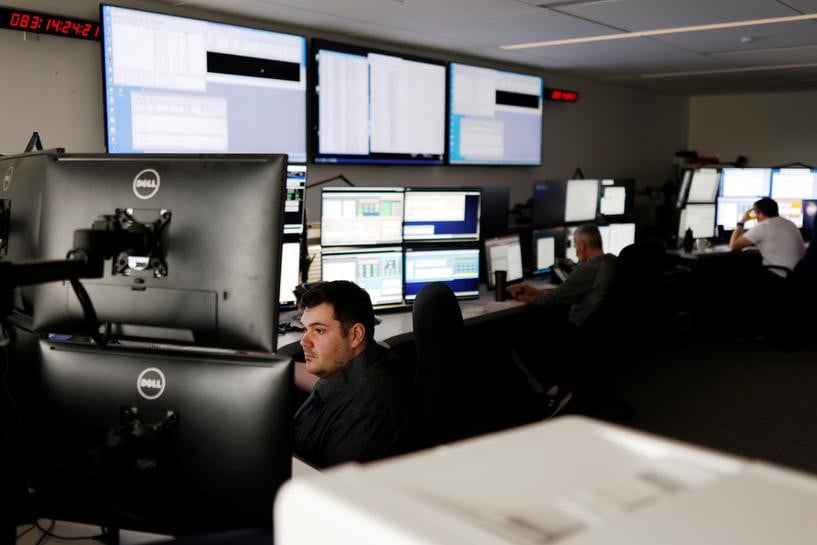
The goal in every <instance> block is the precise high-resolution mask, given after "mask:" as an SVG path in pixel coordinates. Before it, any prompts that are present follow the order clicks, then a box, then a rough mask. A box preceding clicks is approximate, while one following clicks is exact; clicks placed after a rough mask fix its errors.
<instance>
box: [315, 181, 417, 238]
mask: <svg viewBox="0 0 817 545" xmlns="http://www.w3.org/2000/svg"><path fill="white" fill-rule="evenodd" d="M404 196H405V195H404V190H403V188H402V187H326V188H323V191H321V246H370V245H375V244H400V243H402V242H403V199H404Z"/></svg>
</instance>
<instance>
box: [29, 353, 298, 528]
mask: <svg viewBox="0 0 817 545" xmlns="http://www.w3.org/2000/svg"><path fill="white" fill-rule="evenodd" d="M36 352H37V353H36V354H33V355H32V357H31V359H30V360H29V361H27V362H26V363H27V364H29V365H30V366H31V367H32V368H35V367H36V370H35V371H36V372H35V373H33V374H34V376H33V378H32V382H31V385H30V390H28V391H27V394H28V395H27V396H26V395H19V394H18V395H17V397H18V400H19V401H20V412H21V414H22V420H23V421H24V423H25V425H26V436H27V437H28V438H29V439H30V442H31V443H32V446H33V447H34V448H33V449H32V453H31V457H30V459H29V461H28V466H29V467H31V468H32V474H31V475H30V483H31V486H32V488H33V489H34V490H36V492H35V493H34V495H33V496H32V499H33V500H34V502H35V505H36V507H37V512H38V515H39V516H44V517H49V518H58V519H62V520H71V521H77V522H86V523H91V524H96V525H103V526H113V527H117V528H123V529H136V530H141V531H149V532H153V533H161V534H191V533H203V532H213V531H221V530H227V529H235V528H247V527H269V526H271V524H272V503H273V499H274V497H275V493H276V491H277V490H278V488H279V487H280V486H281V484H283V482H284V481H286V480H287V479H289V478H290V475H291V468H292V414H293V412H294V409H295V392H294V382H293V367H292V362H291V361H290V360H288V359H283V358H278V357H274V356H272V355H263V356H262V355H257V356H252V357H250V356H247V355H242V356H239V355H236V354H235V353H231V352H228V351H220V350H219V351H209V353H207V354H203V353H195V352H193V351H188V350H177V351H173V352H171V351H160V350H147V349H143V348H134V347H127V348H126V347H121V346H109V347H104V348H101V347H98V346H89V345H84V344H73V343H60V342H47V341H40V342H39V346H38V350H36ZM32 370H34V369H32Z"/></svg>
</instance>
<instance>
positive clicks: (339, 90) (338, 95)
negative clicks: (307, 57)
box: [312, 40, 446, 165]
mask: <svg viewBox="0 0 817 545" xmlns="http://www.w3.org/2000/svg"><path fill="white" fill-rule="evenodd" d="M312 57H313V60H314V70H315V78H314V81H315V100H316V103H317V104H316V107H315V111H316V112H317V124H316V133H315V135H314V136H315V138H314V140H315V162H316V163H397V164H412V163H416V164H433V165H439V164H443V162H444V160H445V76H446V70H445V63H444V62H442V61H434V60H431V59H424V58H419V57H409V56H406V55H402V54H397V53H389V52H386V51H375V50H371V49H367V48H361V47H356V46H352V45H346V44H340V43H336V42H325V41H320V40H314V41H313V42H312Z"/></svg>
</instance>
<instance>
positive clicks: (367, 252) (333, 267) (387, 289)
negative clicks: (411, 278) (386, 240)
mask: <svg viewBox="0 0 817 545" xmlns="http://www.w3.org/2000/svg"><path fill="white" fill-rule="evenodd" d="M321 279H322V280H324V281H333V280H349V281H350V282H354V283H355V284H357V285H358V286H360V287H361V288H363V289H364V290H366V292H367V293H368V294H369V297H370V298H371V300H372V306H374V307H379V308H383V307H387V306H394V305H400V304H402V303H403V249H402V248H401V247H399V246H396V247H390V248H382V247H379V248H355V249H348V248H347V249H343V248H337V249H335V248H332V249H326V250H325V251H323V252H322V253H321Z"/></svg>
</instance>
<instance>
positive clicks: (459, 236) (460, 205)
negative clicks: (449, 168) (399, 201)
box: [403, 188, 480, 242]
mask: <svg viewBox="0 0 817 545" xmlns="http://www.w3.org/2000/svg"><path fill="white" fill-rule="evenodd" d="M479 212H480V190H479V189H478V188H477V189H415V188H406V200H405V207H404V215H403V239H404V240H405V241H413V242H419V241H436V242H442V241H446V240H450V241H465V240H470V241H477V240H479V220H480V216H479Z"/></svg>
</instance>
